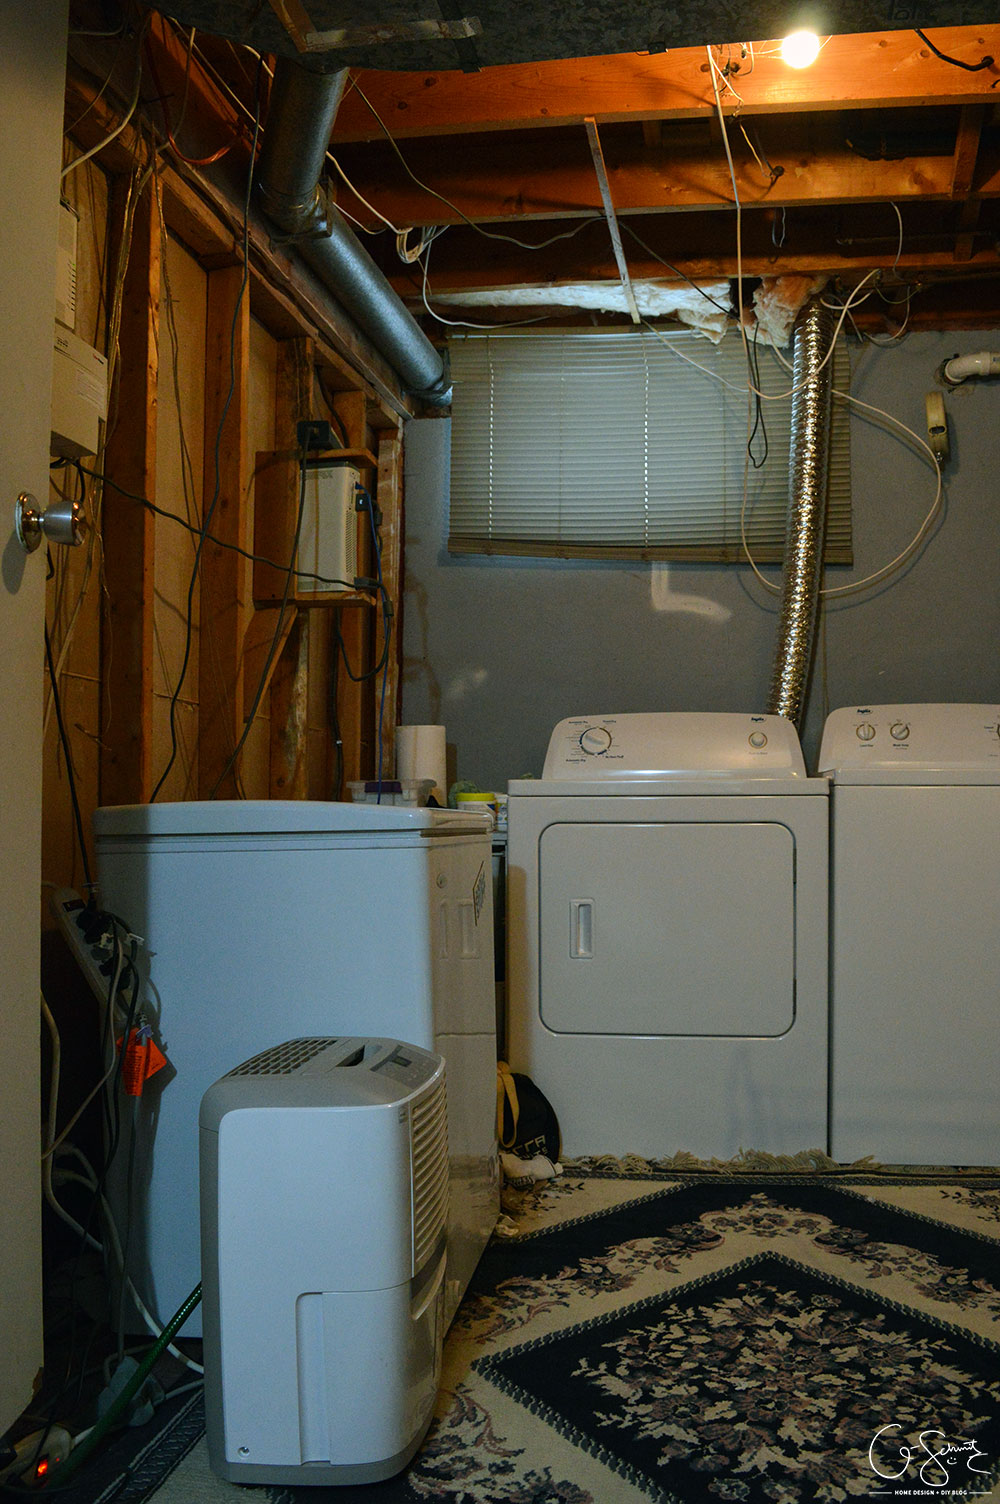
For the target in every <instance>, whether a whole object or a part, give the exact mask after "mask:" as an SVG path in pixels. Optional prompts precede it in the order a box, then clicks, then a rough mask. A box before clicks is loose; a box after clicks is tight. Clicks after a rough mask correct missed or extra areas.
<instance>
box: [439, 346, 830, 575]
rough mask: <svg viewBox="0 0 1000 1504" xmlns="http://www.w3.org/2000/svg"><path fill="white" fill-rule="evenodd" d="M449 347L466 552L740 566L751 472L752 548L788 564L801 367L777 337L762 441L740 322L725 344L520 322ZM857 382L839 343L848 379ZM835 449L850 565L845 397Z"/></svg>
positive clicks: (452, 534)
mask: <svg viewBox="0 0 1000 1504" xmlns="http://www.w3.org/2000/svg"><path fill="white" fill-rule="evenodd" d="M450 350H451V369H452V378H453V381H454V396H453V405H452V439H451V508H450V524H449V537H448V547H449V549H450V550H451V551H452V552H454V553H495V554H544V555H549V556H557V557H579V556H588V555H590V556H596V557H615V556H637V557H641V558H683V559H702V560H716V561H720V560H721V561H729V560H732V561H738V560H740V559H742V558H744V557H745V556H744V553H743V548H742V544H741V538H740V531H741V524H740V514H741V510H742V509H743V494H744V474H745V475H746V496H747V499H746V507H745V513H744V527H745V533H746V539H747V543H748V545H749V548H750V552H751V554H752V556H753V557H754V558H755V559H757V560H759V561H760V562H774V561H776V560H780V559H781V557H782V553H783V551H784V542H785V518H786V513H787V509H788V446H789V434H790V427H791V397H790V396H787V395H784V396H783V395H782V394H787V393H789V391H790V388H791V386H792V377H791V374H790V372H789V371H788V370H787V369H786V368H785V366H784V365H783V364H782V363H781V361H780V360H779V359H778V358H777V356H776V355H775V353H774V351H773V350H771V349H770V348H769V347H768V348H766V347H760V348H759V350H757V351H756V352H755V354H756V359H757V367H758V371H759V380H758V381H756V382H755V385H757V386H758V387H759V389H760V391H762V392H763V393H765V394H767V396H766V397H765V399H764V400H762V401H761V403H760V419H759V421H758V423H757V427H756V431H755V432H754V433H753V437H752V438H751V437H750V430H751V429H752V428H753V423H754V414H753V411H752V410H751V415H750V420H749V425H748V416H747V414H748V403H747V361H746V355H745V352H744V348H743V343H742V340H741V339H740V337H739V334H738V333H732V334H728V335H727V336H726V337H725V339H724V340H723V341H722V343H721V344H719V345H713V344H711V343H709V342H708V341H707V340H705V339H701V338H699V337H698V336H696V335H694V334H689V333H686V332H683V331H682V332H677V333H671V334H669V335H662V336H661V335H654V334H652V333H647V332H646V331H640V330H624V331H613V332H612V331H607V332H606V331H598V330H572V331H565V330H546V331H544V332H540V331H534V332H528V333H525V332H522V331H518V330H509V331H501V332H498V333H491V334H488V335H481V334H468V335H462V336H459V337H456V338H453V339H452V340H451V341H450ZM699 367H700V368H701V369H699ZM849 379H850V360H849V357H848V354H847V351H846V349H844V348H841V347H840V346H838V349H837V352H836V354H835V357H834V386H835V388H837V389H839V390H842V391H843V390H846V389H847V385H848V383H849ZM773 399H778V400H773ZM748 440H749V441H750V452H751V454H752V456H753V461H754V462H753V463H749V462H748V461H747V444H748ZM830 449H831V461H830V482H829V504H828V513H827V533H826V555H825V556H826V559H827V562H834V563H850V562H851V507H850V451H849V444H848V423H847V415H846V408H845V405H844V404H843V403H839V402H835V403H834V415H833V424H832V434H831V446H830Z"/></svg>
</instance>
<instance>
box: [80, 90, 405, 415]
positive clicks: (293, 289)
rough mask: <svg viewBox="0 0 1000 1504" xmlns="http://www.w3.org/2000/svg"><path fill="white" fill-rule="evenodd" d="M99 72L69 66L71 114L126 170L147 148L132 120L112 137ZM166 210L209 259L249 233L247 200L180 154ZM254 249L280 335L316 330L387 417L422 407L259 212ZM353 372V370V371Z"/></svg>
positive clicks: (255, 288) (255, 272)
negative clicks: (280, 244)
mask: <svg viewBox="0 0 1000 1504" xmlns="http://www.w3.org/2000/svg"><path fill="white" fill-rule="evenodd" d="M100 88H101V86H100V83H99V82H98V80H97V79H95V78H91V77H88V76H86V75H85V74H82V73H80V71H79V70H78V69H76V68H74V67H73V66H72V64H71V66H70V69H69V72H68V74H67V86H66V99H67V115H68V116H70V117H72V118H74V119H76V118H77V117H80V119H79V124H78V126H77V128H76V132H75V134H76V136H77V137H78V139H79V140H80V142H81V144H82V145H84V146H88V147H90V146H97V145H99V144H100V143H102V142H103V143H106V145H105V146H104V149H103V150H102V152H101V158H100V160H101V162H102V164H103V165H105V166H106V167H108V168H110V169H111V170H113V171H115V172H126V171H128V169H129V166H130V163H131V161H132V159H133V155H134V154H140V153H141V152H143V151H144V150H145V148H144V146H143V143H142V140H141V138H140V136H139V134H138V132H137V131H135V130H133V129H132V127H131V126H128V127H126V129H125V130H124V131H122V132H121V134H120V135H118V136H116V137H114V139H113V140H108V137H109V136H110V135H111V133H112V132H113V131H114V130H115V129H116V128H117V126H118V124H119V117H118V116H117V115H116V113H115V110H114V108H113V107H112V105H110V104H109V103H108V101H107V100H106V99H104V98H103V97H102V96H101V93H100ZM233 156H234V158H236V159H237V161H243V168H242V170H243V171H245V160H244V159H245V158H246V149H245V147H244V146H243V144H242V143H239V144H238V145H237V146H235V147H234V151H233ZM159 176H160V181H161V185H162V192H163V200H164V212H165V216H166V220H167V224H168V226H169V227H170V229H171V230H172V231H174V232H175V233H176V234H177V235H178V237H179V238H180V239H181V240H182V241H183V242H184V244H185V245H187V246H188V247H189V248H190V249H191V251H192V252H193V253H194V254H195V255H196V256H198V257H199V259H200V260H201V261H202V263H203V264H212V262H213V258H214V257H216V256H220V257H222V259H223V261H225V260H227V259H229V258H231V257H232V255H233V248H234V247H235V246H237V245H238V244H239V242H240V241H241V239H242V234H243V224H242V204H238V203H237V202H236V200H235V198H234V197H229V196H227V194H226V193H225V192H224V191H223V190H222V189H221V188H219V187H218V186H217V185H216V184H215V183H214V182H213V181H210V180H209V179H208V178H207V177H205V175H204V174H202V173H199V172H198V171H197V170H196V169H194V168H190V167H188V166H186V165H185V164H184V163H183V162H181V161H180V160H178V159H175V160H174V162H173V165H166V164H161V166H160V169H159ZM249 247H250V257H251V306H252V307H253V309H254V313H255V314H256V315H257V316H258V317H259V318H260V319H261V320H262V322H263V323H265V324H266V325H267V327H268V328H270V329H271V330H272V331H273V332H274V333H275V334H276V335H277V336H278V337H279V338H294V337H295V336H296V335H297V334H299V333H301V332H302V331H303V330H304V329H308V330H310V331H311V332H312V333H313V334H314V335H316V336H317V337H318V338H319V339H320V340H321V341H322V342H323V345H324V351H325V353H324V359H325V360H326V361H329V362H330V363H332V364H338V365H339V366H340V368H341V369H342V370H343V371H344V372H345V373H346V372H350V373H351V377H352V378H353V381H354V382H355V383H358V382H360V383H361V384H363V385H365V386H366V388H367V389H369V390H370V392H371V395H372V398H373V400H375V401H377V402H378V403H379V404H380V405H381V406H383V407H384V409H385V412H386V421H389V422H394V421H395V419H396V417H397V416H403V417H411V416H412V415H413V413H414V411H415V410H416V409H415V407H414V404H413V403H412V401H411V400H410V399H409V398H408V397H407V396H406V394H405V393H403V392H402V391H401V389H400V385H399V380H398V378H397V376H396V375H395V373H394V372H393V371H392V370H391V368H390V367H389V366H388V364H387V363H386V362H385V360H383V359H382V357H381V356H379V355H378V354H377V353H376V352H375V351H374V350H373V349H372V347H371V346H370V345H369V343H368V341H367V340H366V339H365V338H364V336H363V335H362V334H361V332H360V331H359V330H358V329H357V328H356V327H355V325H354V324H353V323H352V322H351V320H350V319H349V318H348V317H347V315H346V314H345V313H344V312H343V310H341V309H338V308H337V306H336V305H335V304H334V303H333V302H332V301H331V299H330V298H329V296H328V295H326V294H323V293H322V292H321V290H319V289H318V288H317V285H316V283H315V281H314V280H313V279H312V278H311V277H310V276H309V274H308V272H307V271H306V270H305V268H304V267H302V266H301V265H300V264H299V263H298V261H297V259H296V258H295V256H294V255H293V254H287V253H285V252H283V251H280V250H277V249H276V248H275V247H274V246H272V244H271V238H270V235H269V233H268V231H267V230H266V228H265V227H264V226H262V225H261V224H260V223H258V222H257V221H256V220H255V219H252V220H251V223H250V226H249ZM347 379H348V380H349V379H351V378H347Z"/></svg>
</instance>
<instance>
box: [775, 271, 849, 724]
mask: <svg viewBox="0 0 1000 1504" xmlns="http://www.w3.org/2000/svg"><path fill="white" fill-rule="evenodd" d="M832 339H833V314H832V312H831V310H830V309H828V308H824V307H823V304H822V303H821V302H820V301H819V299H818V298H812V299H810V301H809V302H808V303H807V304H806V306H805V307H804V308H803V310H802V312H801V313H800V314H799V316H798V319H797V320H796V324H795V332H794V335H793V370H792V389H793V395H792V429H791V446H790V449H789V459H788V521H787V527H786V531H785V568H784V576H783V582H782V599H781V615H780V618H779V622H778V641H777V647H776V651H775V659H774V670H773V673H772V676H771V693H770V698H769V700H768V706H767V709H768V712H769V713H770V714H772V715H783V716H785V717H786V718H787V719H788V720H790V721H794V722H795V724H796V725H798V723H799V720H800V718H801V715H802V710H803V704H804V701H805V693H806V686H807V684H808V681H809V669H810V665H811V663H812V654H813V643H814V641H815V636H816V617H817V609H818V605H819V590H820V579H821V577H822V571H823V537H824V533H825V530H826V489H827V475H828V470H829V453H830V409H831V403H832V388H833V360H832V358H831V359H829V360H826V359H825V357H826V356H827V355H828V353H829V351H830V345H831V342H832ZM824 362H825V363H824Z"/></svg>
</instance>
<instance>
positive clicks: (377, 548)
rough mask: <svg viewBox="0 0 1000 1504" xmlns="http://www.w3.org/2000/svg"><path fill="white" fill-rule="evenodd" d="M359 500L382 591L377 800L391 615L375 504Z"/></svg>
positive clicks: (364, 498)
mask: <svg viewBox="0 0 1000 1504" xmlns="http://www.w3.org/2000/svg"><path fill="white" fill-rule="evenodd" d="M360 500H361V501H362V502H363V503H364V505H365V508H366V510H367V512H368V520H369V522H370V523H371V530H372V551H373V554H374V557H375V572H376V575H377V577H378V588H379V590H380V591H381V593H382V603H383V615H382V630H383V633H384V636H385V646H384V649H383V653H382V690H381V693H380V695H379V707H378V774H377V777H378V788H379V791H378V800H379V802H380V803H381V799H382V762H383V751H384V738H383V722H384V717H385V691H386V684H387V683H388V679H389V651H388V648H389V633H390V630H391V617H390V615H389V610H388V606H389V596H388V593H387V591H386V588H385V582H384V580H383V579H382V542H381V539H380V538H379V534H378V528H377V527H376V525H375V506H374V503H373V502H372V499H371V496H370V495H369V493H368V492H367V491H361V492H360Z"/></svg>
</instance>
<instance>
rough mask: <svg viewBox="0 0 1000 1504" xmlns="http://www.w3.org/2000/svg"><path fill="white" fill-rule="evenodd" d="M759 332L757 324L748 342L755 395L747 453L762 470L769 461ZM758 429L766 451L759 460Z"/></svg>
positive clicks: (748, 360) (756, 466) (751, 460)
mask: <svg viewBox="0 0 1000 1504" xmlns="http://www.w3.org/2000/svg"><path fill="white" fill-rule="evenodd" d="M759 332H760V326H759V325H757V324H755V325H754V331H753V339H752V340H750V341H748V343H747V365H748V367H749V371H750V384H751V389H752V391H753V397H754V423H753V428H752V429H751V431H750V437H749V438H748V439H747V454H748V455H749V457H750V463H751V465H752V466H753V467H754V469H755V470H760V469H761V468H762V467H763V466H764V465H765V464H766V463H767V456H768V442H767V426H766V424H765V422H764V404H763V402H762V401H761V396H760V354H759V352H758V349H757V335H758V334H759ZM758 429H760V434H761V438H762V440H763V443H764V453H763V454H762V455H761V457H760V459H759V460H758V459H755V458H754V452H753V441H754V439H755V438H756V437H757V430H758Z"/></svg>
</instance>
